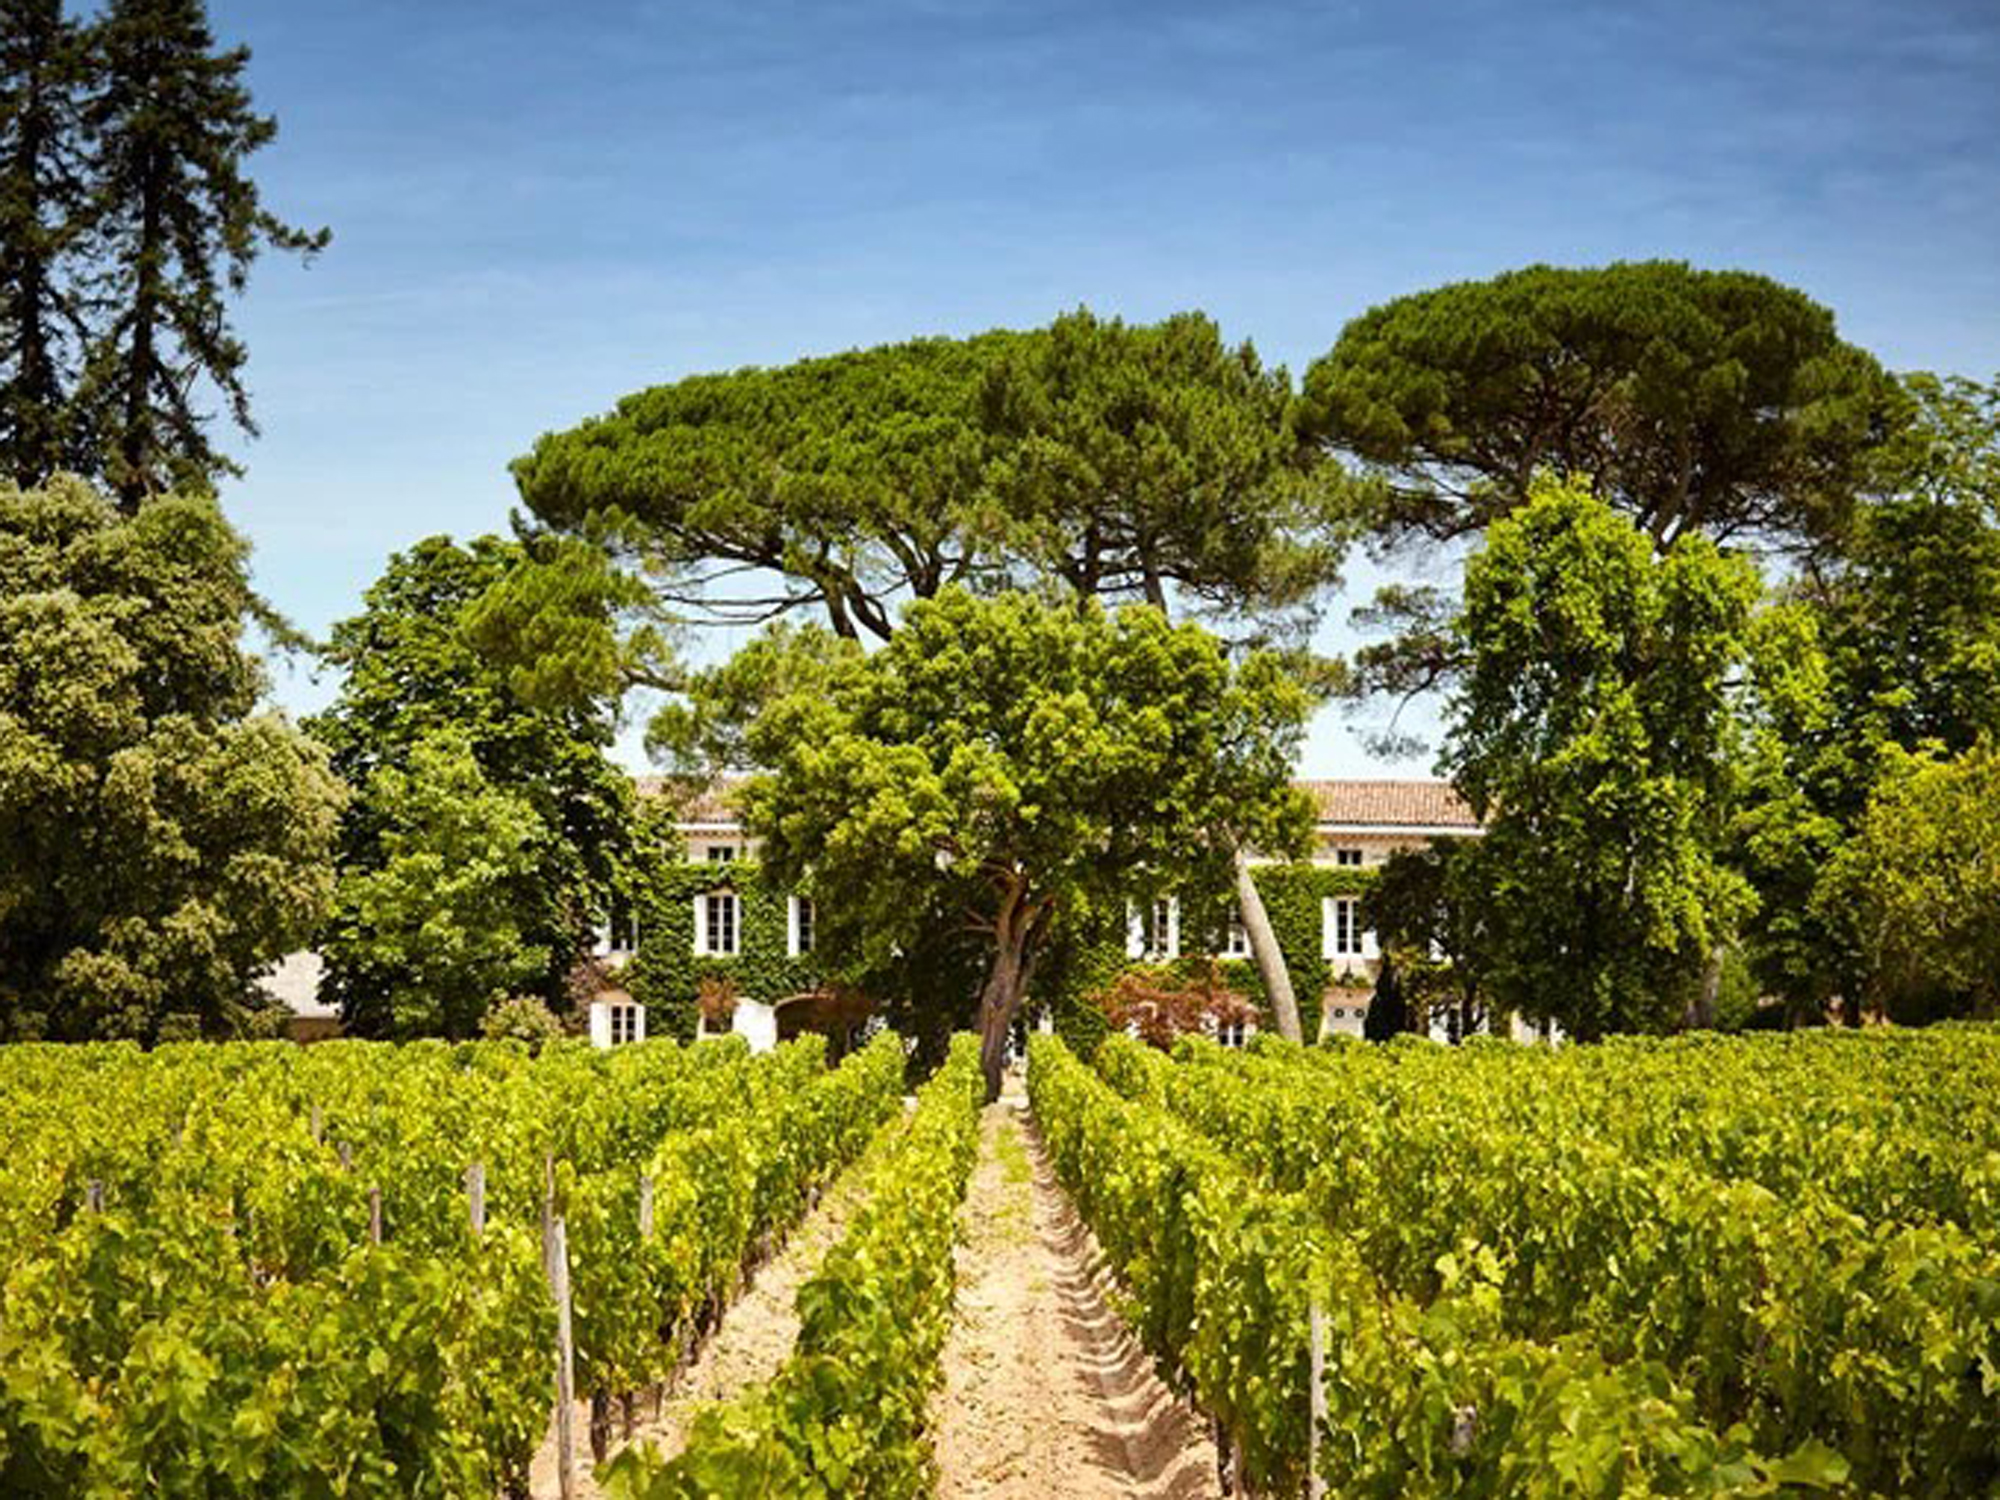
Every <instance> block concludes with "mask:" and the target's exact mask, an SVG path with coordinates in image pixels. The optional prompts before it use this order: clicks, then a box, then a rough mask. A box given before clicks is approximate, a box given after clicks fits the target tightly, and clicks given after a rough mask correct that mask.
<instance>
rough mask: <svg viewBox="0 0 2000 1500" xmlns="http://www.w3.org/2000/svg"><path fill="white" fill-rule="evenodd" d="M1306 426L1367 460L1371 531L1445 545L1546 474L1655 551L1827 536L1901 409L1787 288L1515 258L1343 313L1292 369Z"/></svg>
mask: <svg viewBox="0 0 2000 1500" xmlns="http://www.w3.org/2000/svg"><path fill="white" fill-rule="evenodd" d="M1305 392H1306V395H1305V400H1306V406H1307V410H1308V412H1309V416H1308V418H1307V421H1306V427H1307V429H1308V430H1310V431H1312V432H1314V433H1315V434H1317V435H1320V436H1322V437H1323V438H1324V439H1325V440H1326V441H1328V442H1330V443H1332V444H1334V445H1335V446H1338V447H1340V448H1344V449H1347V450H1349V451H1352V452H1354V453H1355V454H1357V455H1359V456H1360V457H1361V458H1363V459H1365V460H1367V461H1368V462H1370V463H1371V464H1375V465H1378V466H1380V468H1381V470H1382V471H1383V473H1384V474H1385V475H1386V476H1387V478H1388V480H1389V483H1388V484H1387V485H1386V487H1385V492H1384V496H1383V500H1382V505H1381V510H1380V515H1379V518H1378V520H1379V524H1380V525H1381V526H1382V527H1384V528H1386V529H1387V530H1389V531H1390V532H1392V533H1394V532H1402V533H1408V532H1416V533H1420V534H1423V535H1427V536H1431V537H1439V538H1444V537H1455V536H1462V535H1466V534H1468V533H1471V532H1476V531H1480V530H1483V529H1484V528H1486V527H1487V526H1489V525H1491V524H1492V523H1493V522H1494V521H1496V520H1498V519H1500V518H1501V517H1503V516H1506V515H1508V514H1510V513H1511V512H1513V511H1514V510H1516V509H1517V508H1519V507H1520V506H1522V505H1525V504H1526V503H1528V501H1529V499H1530V498H1531V490H1532V483H1533V478H1534V476H1535V474H1536V473H1537V472H1538V471H1540V470H1543V469H1553V470H1554V471H1556V472H1557V473H1559V474H1562V475H1565V476H1569V477H1571V478H1574V479H1576V480H1578V481H1580V482H1584V483H1587V484H1589V486H1590V487H1591V488H1592V489H1593V490H1594V491H1595V492H1596V493H1597V494H1598V495H1600V496H1601V497H1603V499H1604V500H1605V501H1606V502H1607V503H1608V504H1610V505H1611V506H1612V507H1614V508H1615V509H1617V510H1620V511H1622V512H1624V513H1625V514H1626V515H1628V516H1630V517H1631V519H1632V520H1633V522H1634V524H1635V525H1637V526H1638V527H1639V529H1640V530H1641V531H1643V532H1645V533H1646V534H1647V536H1648V537H1649V538H1650V539H1651V540H1652V542H1653V543H1654V545H1655V546H1657V547H1659V548H1662V549H1664V548H1666V547H1667V546H1669V545H1671V544H1672V543H1673V541H1674V540H1675V539H1676V538H1679V537H1682V536H1689V535H1693V534H1696V533H1701V534H1705V535H1708V536H1710V537H1712V538H1715V539H1717V540H1723V539H1727V538H1731V537H1743V538H1746V539H1749V538H1756V539H1767V540H1771V541H1775V542H1778V543H1781V544H1794V545H1813V544H1819V543H1824V542H1826V541H1829V540H1831V539H1835V538H1837V537H1838V536H1839V535H1840V534H1841V532H1842V531H1843V529H1844V527H1845V524H1846V521H1847V517H1848V512H1849V510H1850V508H1851V506H1852V505H1853V502H1854V500H1855V498H1856V497H1857V495H1858V494H1859V493H1860V492H1861V490H1862V489H1863V488H1864V487H1865V485H1866V482H1867V480H1868V478H1869V475H1870V469H1869V463H1870V458H1871V455H1872V453H1873V451H1874V450H1875V449H1876V448H1877V447H1879V446H1880V445H1881V444H1882V443H1883V442H1884V441H1886V440H1887V439H1888V438H1889V437H1890V436H1892V435H1893V434H1894V432H1895V431H1896V429H1897V427H1898V425H1899V424H1900V423H1901V421H1902V420H1903V419H1904V416H1905V406H1904V403H1903V402H1902V400H1901V399H1900V396H1899V392H1898V390H1897V387H1896V385H1895V383H1894V382H1893V381H1892V380H1891V379H1890V377H1889V376H1888V375H1886V374H1885V373H1884V372H1883V371H1882V369H1881V368H1880V366H1878V365H1877V364H1876V362H1875V361H1874V360H1873V359H1872V358H1871V357H1869V356H1868V355H1867V354H1866V353H1864V352H1863V351H1861V350H1860V349H1857V348H1855V347H1854V346H1853V345H1851V344H1847V343H1844V342H1843V341H1842V340H1841V339H1840V337H1839V336H1838V334H1837V333H1836V331H1835V328H1834V319H1833V314H1832V313H1831V312H1829V311H1828V310H1827V309H1826V308H1824V307H1822V306H1820V305H1819V304H1818V303H1816V302H1814V301H1813V300H1812V299H1811V298H1809V297H1807V296H1806V295H1805V294H1804V293H1802V292H1798V291H1795V290H1793V289H1792V288H1790V287H1786V286H1783V285H1781V284H1780V283H1778V282H1775V281H1772V280H1770V279H1768V278H1766V277H1763V276H1756V275H1752V274H1750V273H1748V272H1744V271H1701V270H1696V269H1694V268H1693V267H1690V266H1688V265H1686V264H1683V263H1680V262H1676V261H1641V262H1619V263H1616V264H1613V265H1609V266H1602V267H1596V268H1591V269H1560V268H1556V267H1551V266H1529V267H1527V268H1525V269H1522V270H1518V271H1510V272H1507V273H1505V274H1504V275H1500V276H1496V277H1494V278H1492V279H1491V280H1489V281H1477V282H1472V281H1467V282H1457V283H1453V284H1452V285H1449V286H1444V287H1439V288H1437V289H1435V290H1432V291H1427V292H1420V293H1417V294H1415V295H1412V296H1407V297H1400V298H1398V299H1396V300H1395V301H1393V302H1389V303H1386V304H1384V305H1383V306H1381V307H1377V308H1374V309H1372V310H1370V311H1369V312H1367V313H1364V314H1363V315H1362V316H1360V317H1359V318H1356V319H1355V320H1354V321H1353V322H1351V323H1349V324H1348V325H1347V327H1346V328H1345V329H1344V330H1343V331H1342V333H1341V336H1340V340H1339V342H1338V343H1336V344H1335V345H1334V347H1333V349H1332V350H1331V351H1330V352H1328V353H1327V354H1326V355H1325V356H1323V357H1322V358H1321V359H1319V360H1317V361H1315V362H1314V364H1313V365H1312V367H1311V369H1310V370H1308V372H1307V374H1306V381H1305Z"/></svg>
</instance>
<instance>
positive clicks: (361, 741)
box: [308, 537, 636, 1029]
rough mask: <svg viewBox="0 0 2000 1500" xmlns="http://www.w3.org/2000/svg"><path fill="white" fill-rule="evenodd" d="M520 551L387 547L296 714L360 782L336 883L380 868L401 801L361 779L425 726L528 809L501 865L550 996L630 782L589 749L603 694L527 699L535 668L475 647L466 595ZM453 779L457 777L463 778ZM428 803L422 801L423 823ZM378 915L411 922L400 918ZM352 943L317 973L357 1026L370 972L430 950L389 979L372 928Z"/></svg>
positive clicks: (603, 895) (398, 824)
mask: <svg viewBox="0 0 2000 1500" xmlns="http://www.w3.org/2000/svg"><path fill="white" fill-rule="evenodd" d="M525 562H526V554H525V552H524V550H523V549H522V547H521V546H520V545H519V544H517V543H513V542H507V541H502V540H500V539H498V538H495V537H480V538H476V539H475V540H473V541H472V542H470V543H468V544H466V545H464V546H460V545H458V544H456V543H454V542H453V541H451V540H450V539H449V538H448V537H432V538H429V539H428V540H426V541H423V542H419V543H418V544H417V545H416V546H415V547H412V548H411V549H410V550H409V551H407V552H404V553H400V554H398V555H397V556H396V557H394V558H392V559H391V560H390V563H389V566H388V569H387V570H386V571H385V572H384V574H383V576H382V577H381V578H380V579H379V580H378V581H377V582H376V583H375V584H374V585H373V586H372V587H371V588H370V589H369V590H368V592H367V594H366V595H365V596H364V607H363V609H362V612H361V613H360V614H358V615H356V616H354V617H353V618H351V619H348V620H344V621H342V622H341V623H339V624H338V625H336V626H335V627H334V630H333V637H332V641H331V643H330V645H329V646H328V648H327V652H326V656H327V660H328V661H329V662H330V663H332V664H333V665H335V666H338V667H339V668H341V669H342V670H343V671H344V673H345V677H344V679H343V681H342V685H341V692H340V697H339V698H338V699H337V700H336V701H335V703H334V704H333V706H332V707H331V708H329V709H328V710H327V711H326V712H325V713H324V714H321V715H319V716H318V717H316V718H315V719H314V720H312V722H311V723H310V725H309V726H308V727H309V728H310V729H311V731H312V733H313V734H314V735H315V736H317V737H318V738H319V739H320V740H321V741H323V742H324V743H325V744H326V745H327V746H328V747H329V749H330V750H331V751H332V757H333V765H334V768H335V769H336V770H337V771H339V772H340V774H341V775H342V776H343V777H345V778H346V779H347V781H348V782H349V783H350V784H351V785H352V786H353V787H355V789H356V790H357V791H358V792H360V793H361V795H360V796H359V797H358V798H357V799H356V801H355V802H354V804H353V805H352V806H351V807H350V808H349V810H348V813H347V816H346V818H345V819H344V820H343V822H342V826H341V841H340V868H341V871H342V881H343V883H344V884H345V883H346V882H349V881H352V880H365V879H370V878H372V877H373V876H374V875H375V874H376V872H378V871H381V870H382V869H384V868H385V866H386V864H387V862H388V860H389V842H388V840H389V836H390V835H391V834H392V833H395V832H397V831H398V830H404V831H405V833H406V840H405V841H406V842H407V837H412V836H414V835H407V829H408V827H409V826H410V825H409V814H408V813H407V812H406V811H405V810H404V809H403V808H402V807H401V805H400V801H399V799H398V798H397V797H394V796H389V795H387V794H383V795H377V794H376V793H375V791H374V786H375V782H376V780H377V779H378V778H379V777H380V776H381V775H382V774H383V773H384V772H385V771H391V772H396V773H398V775H399V777H401V776H404V775H406V773H408V772H409V770H410V769H411V767H412V765H413V764H414V757H415V756H416V754H417V752H418V751H419V749H420V748H421V747H423V746H424V745H426V744H427V743H429V742H431V741H432V740H433V739H435V738H436V737H437V736H439V735H444V736H447V737H449V738H451V739H452V740H453V741H454V742H455V743H459V744H462V745H463V746H464V747H465V748H466V752H467V753H468V754H470V755H471V756H472V757H473V759H474V760H475V761H476V762H477V766H478V770H479V773H480V778H481V780H480V783H479V788H484V789H486V790H485V791H482V792H481V795H482V796H484V795H486V793H487V792H490V793H491V795H492V796H493V797H504V798H510V799H516V800H518V801H519V802H520V803H521V804H522V805H524V806H525V807H526V808H527V809H528V810H529V812H530V814H531V815H532V819H533V823H534V827H535V830H536V831H535V834H534V836H533V838H532V839H530V840H529V841H528V844H527V851H526V856H525V857H528V858H530V859H531V860H532V862H533V875H532V878H515V877H514V876H513V875H511V874H510V876H509V882H510V884H509V890H510V891H511V893H512V899H513V900H514V902H515V906H514V908H513V919H514V920H515V921H516V922H517V923H518V925H519V927H520V931H521V934H522V936H521V939H520V942H519V944H518V946H520V947H522V948H523V949H524V950H525V951H531V952H534V953H537V954H540V955H541V956H542V960H543V968H542V970H541V972H539V973H538V974H537V975H535V976H534V978H533V982H532V985H531V986H530V987H531V988H532V989H533V990H534V991H535V992H536V993H537V994H540V995H541V996H542V997H543V998H544V999H546V1000H547V1001H548V1002H549V1003H550V1004H552V1005H560V1004H562V1003H563V987H562V981H563V976H564V974H565V972H566V971H567V970H568V968H569V967H570V965H571V964H572V963H573V962H574V961H575V960H576V958H577V957H578V956H579V955H581V954H582V953H583V952H585V951H587V949H588V947H589V946H590V941H591V935H592V932H593V930H594V928H595V926H596V925H597V924H598V923H599V922H600V921H601V920H603V919H604V918H605V916H606V915H607V911H608V906H609V904H610V902H611V901H612V899H613V898H614V896H615V895H616V894H617V893H618V892H620V891H623V890H625V889H627V888H629V886H630V883H631V881H632V880H633V879H634V878H635V873H636V872H635V870H634V862H635V855H634V851H635V847H636V846H635V830H634V820H633V809H632V802H633V794H632V786H631V782H630V779H629V778H628V777H627V776H626V775H625V774H624V773H623V772H622V771H621V770H620V769H619V768H618V767H617V766H615V765H614V764H612V762H611V761H610V759H609V758H608V756H607V755H606V753H605V751H606V747H607V746H608V745H609V744H610V742H611V738H612V735H613V732H614V730H615V726H616V718H615V705H614V703H613V702H612V701H610V700H609V699H607V698H604V697H591V696H587V695H567V696H565V697H564V699H563V701H562V702H560V703H558V704H538V703H531V702H530V701H528V700H527V699H526V698H525V697H524V696H523V694H522V692H521V691H520V690H519V686H518V684H519V683H521V681H522V679H523V675H524V673H525V674H527V675H528V676H530V677H532V675H533V673H534V672H535V671H536V670H540V669H537V668H534V667H532V666H523V665H522V664H521V661H520V660H518V659H517V660H515V661H514V662H511V663H510V662H509V661H505V660H496V659H495V658H494V657H492V656H490V655H488V654H487V653H486V652H485V651H484V650H482V648H481V645H480V642H479V640H478V638H477V635H478V633H477V631H476V630H475V626H476V624H477V623H478V622H479V621H480V620H482V619H483V618H484V616H483V613H482V611H484V610H485V609H486V607H487V605H488V602H489V601H490V599H491V598H492V597H493V595H494V594H495V592H496V591H501V590H504V589H506V588H507V587H508V586H509V583H510V580H511V579H512V577H513V575H514V573H515V572H516V570H518V569H519V568H521V567H522V566H523V565H524V563H525ZM536 639H537V638H534V637H530V638H529V640H530V642H531V643H532V642H535V641H536ZM549 670H559V669H549ZM399 784H402V783H400V782H399ZM454 784H455V785H459V786H462V787H463V786H470V785H471V784H470V783H468V782H466V781H465V780H464V778H460V779H459V781H458V782H456V783H454ZM479 788H473V789H474V790H479ZM476 812H477V810H476V809H467V810H466V812H465V813H464V815H463V816H464V818H465V819H467V820H471V823H473V824H479V826H484V825H483V824H481V823H480V818H482V817H484V816H485V814H483V813H481V814H478V815H477V816H475V814H476ZM441 816H442V815H441V814H439V813H437V812H436V811H435V810H430V811H427V812H426V813H425V817H426V818H427V819H429V823H428V824H425V825H423V826H431V825H435V824H437V823H438V820H439V818H440V817H441ZM488 821H490V819H489V820H488ZM510 858H511V856H510ZM508 868H509V869H510V870H511V869H512V866H511V864H510V865H509V866H508ZM343 904H344V905H346V898H345V897H343ZM391 930H393V931H394V932H397V933H400V934H402V935H404V936H407V937H410V938H411V939H412V940H413V941H414V940H415V938H416V936H417V934H416V933H415V931H414V930H413V929H410V928H407V927H394V928H392V929H391ZM510 942H511V940H510ZM362 953H363V950H362V949H360V948H357V947H354V946H351V945H337V946H336V947H335V948H333V949H331V950H330V951H329V953H328V959H327V978H326V983H327V985H328V989H329V993H330V994H332V995H333V996H334V997H335V998H336V999H337V1000H338V1001H339V1003H340V1004H341V1005H342V1007H343V1009H344V1010H346V1011H348V1012H349V1013H350V1017H351V1020H352V1022H353V1023H354V1024H357V1025H359V1026H361V1027H362V1028H364V1029H365V1027H366V1026H367V1025H370V1024H373V1023H374V1022H375V1021H377V1020H380V1019H382V1017H383V1016H384V1015H386V1014H387V1013H386V1012H381V1011H379V1010H377V1009H376V1008H374V1006H375V1002H374V999H373V997H374V996H375V994H376V993H377V992H378V991H380V990H381V989H382V988H383V986H384V985H385V984H391V985H393V986H394V987H396V988H398V989H399V990H400V989H402V988H407V987H408V985H409V984H411V983H414V982H415V980H414V976H418V975H424V976H428V977H435V972H436V969H435V961H434V958H433V956H432V955H431V954H430V953H428V952H425V951H420V950H419V949H418V948H412V949H410V950H409V951H407V952H406V954H405V959H406V962H407V966H408V967H407V969H406V970H404V971H403V972H404V974H405V978H404V979H400V980H389V979H385V975H386V974H387V973H388V969H389V967H390V957H389V949H388V947H387V946H386V944H385V943H375V944H374V945H373V946H371V947H369V948H367V949H366V954H365V956H366V962H365V964H355V965H350V963H349V962H348V959H349V957H350V956H359V955H361V954H362ZM467 962H468V963H469V964H470V965H471V966H472V977H469V978H468V979H467V980H466V981H465V984H464V985H463V986H461V987H460V990H461V991H463V992H465V993H470V992H471V991H472V990H476V989H477V988H478V987H479V985H481V984H483V983H484V982H485V976H486V975H487V973H488V971H489V967H490V965H489V963H488V960H487V958H485V957H482V956H478V955H473V954H470V953H468V955H467ZM475 979H476V980H477V983H475V982H474V981H475ZM509 983H510V985H513V981H510V982H509ZM522 983H523V984H525V983H527V981H522ZM513 987H519V986H517V985H516V986H513ZM455 992H459V991H455ZM477 1019H478V1017H477V1015H476V1014H475V1015H474V1016H473V1021H474V1022H476V1021H477ZM454 1024H456V1021H455V1020H454Z"/></svg>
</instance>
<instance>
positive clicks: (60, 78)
mask: <svg viewBox="0 0 2000 1500" xmlns="http://www.w3.org/2000/svg"><path fill="white" fill-rule="evenodd" d="M86 59H87V52H86V46H85V40H84V37H83V34H82V32H81V29H80V28H79V27H78V26H77V25H76V23H75V22H73V21H71V20H69V19H68V18H66V17H65V16H64V15H63V10H62V0H0V473H4V474H6V475H7V476H8V477H10V478H12V479H13V480H14V481H15V482H16V483H17V484H20V485H24V486H26V485H34V484H39V483H40V482H41V481H42V480H44V479H46V478H47V477H48V476H49V475H50V474H52V473H54V472H55V471H56V470H57V469H61V468H71V467H76V466H77V465H78V463H79V460H80V456H81V449H80V445H79V434H78V433H77V432H76V430H75V423H74V413H73V412H72V410H71V407H70V401H71V397H72V395H73V388H74V382H75V378H76V365H77V361H78V358H79V351H80V347H81V342H82V333H83V323H82V311H83V309H82V294H81V291H80V289H79V288H80V282H79V280H78V278H77V275H76V272H77V266H76V252H77V250H78V248H79V243H78V242H79V238H80V236H81V233H82V230H83V228H84V225H85V222H86V218H85V206H86V201H87V198H88V186H87V183H86V181H85V178H84V174H83V166H82V160H81V141H80V136H79V126H80V123H81V122H80V119H79V108H80V101H81V98H82V94H83V89H84V76H85V67H86Z"/></svg>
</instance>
